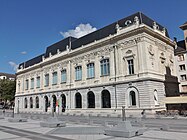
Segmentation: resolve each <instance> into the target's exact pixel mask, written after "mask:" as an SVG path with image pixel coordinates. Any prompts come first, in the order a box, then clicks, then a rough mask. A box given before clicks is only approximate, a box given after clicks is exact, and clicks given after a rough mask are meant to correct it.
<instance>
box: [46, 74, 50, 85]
mask: <svg viewBox="0 0 187 140" xmlns="http://www.w3.org/2000/svg"><path fill="white" fill-rule="evenodd" d="M45 86H49V74H46V75H45Z"/></svg>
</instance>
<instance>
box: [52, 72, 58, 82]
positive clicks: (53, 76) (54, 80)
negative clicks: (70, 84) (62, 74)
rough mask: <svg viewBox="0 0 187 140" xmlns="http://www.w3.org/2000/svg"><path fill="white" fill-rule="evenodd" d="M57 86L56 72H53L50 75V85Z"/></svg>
mask: <svg viewBox="0 0 187 140" xmlns="http://www.w3.org/2000/svg"><path fill="white" fill-rule="evenodd" d="M57 84H58V72H57V71H54V72H53V73H52V85H57Z"/></svg>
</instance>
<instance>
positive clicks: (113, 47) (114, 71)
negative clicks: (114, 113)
mask: <svg viewBox="0 0 187 140" xmlns="http://www.w3.org/2000/svg"><path fill="white" fill-rule="evenodd" d="M113 48H114V76H115V77H114V95H115V109H117V95H116V45H114V46H113Z"/></svg>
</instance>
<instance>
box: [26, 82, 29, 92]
mask: <svg viewBox="0 0 187 140" xmlns="http://www.w3.org/2000/svg"><path fill="white" fill-rule="evenodd" d="M25 89H26V90H28V89H29V80H26V81H25Z"/></svg>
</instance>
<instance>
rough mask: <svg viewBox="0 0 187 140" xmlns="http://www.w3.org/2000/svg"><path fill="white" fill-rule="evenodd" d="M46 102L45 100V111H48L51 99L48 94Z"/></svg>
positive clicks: (45, 98)
mask: <svg viewBox="0 0 187 140" xmlns="http://www.w3.org/2000/svg"><path fill="white" fill-rule="evenodd" d="M44 102H45V112H47V110H48V107H49V100H48V97H47V96H45V97H44Z"/></svg>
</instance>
